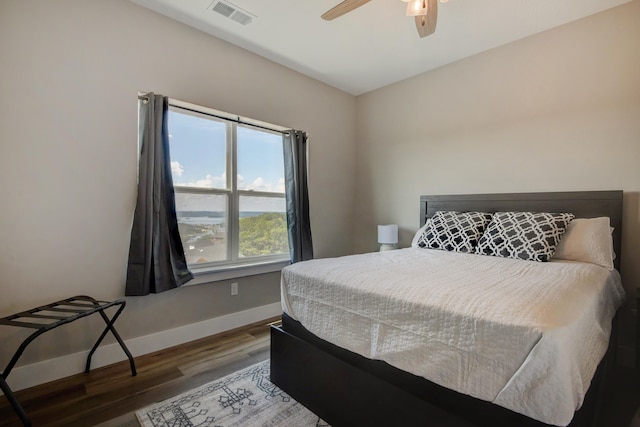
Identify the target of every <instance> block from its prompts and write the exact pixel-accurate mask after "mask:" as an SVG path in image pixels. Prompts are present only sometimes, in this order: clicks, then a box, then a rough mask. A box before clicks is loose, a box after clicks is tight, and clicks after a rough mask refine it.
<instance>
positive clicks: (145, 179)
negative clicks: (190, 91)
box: [125, 93, 193, 296]
mask: <svg viewBox="0 0 640 427" xmlns="http://www.w3.org/2000/svg"><path fill="white" fill-rule="evenodd" d="M168 109H169V99H168V98H167V97H166V96H162V95H156V94H153V93H148V94H146V95H144V96H142V97H141V100H140V102H139V127H140V128H139V134H140V141H141V147H140V163H139V169H138V197H137V202H136V209H135V213H134V217H133V226H132V229H131V242H130V246H129V261H128V266H127V281H126V288H125V295H127V296H139V295H148V294H149V293H159V292H164V291H167V290H169V289H173V288H176V287H179V286H182V285H183V284H185V283H186V282H188V281H189V280H191V279H193V274H192V273H191V272H190V271H189V269H188V267H187V262H186V260H185V256H184V248H183V246H182V241H181V240H180V234H179V233H178V220H177V217H176V207H175V195H174V191H173V179H172V177H171V161H170V158H169V132H168V127H167V112H168Z"/></svg>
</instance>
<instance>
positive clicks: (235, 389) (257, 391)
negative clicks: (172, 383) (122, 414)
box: [136, 360, 328, 427]
mask: <svg viewBox="0 0 640 427" xmlns="http://www.w3.org/2000/svg"><path fill="white" fill-rule="evenodd" d="M136 417H137V418H138V421H139V422H140V425H142V426H144V427H187V426H198V427H206V426H210V427H240V426H242V427H247V426H250V427H253V426H257V427H258V426H272V427H275V426H283V427H284V426H287V427H293V426H295V427H307V426H309V427H321V426H327V427H328V424H327V423H325V422H324V421H322V420H321V419H320V418H319V417H318V416H317V415H315V414H313V413H312V412H311V411H309V410H308V409H307V408H305V407H304V406H303V405H301V404H300V403H298V402H296V401H295V400H293V399H292V398H291V397H289V396H288V395H287V394H286V393H285V392H283V391H282V390H280V389H279V388H278V387H276V386H275V385H273V384H272V383H271V381H269V360H266V361H264V362H260V363H257V364H255V365H253V366H250V367H248V368H245V369H242V370H241V371H238V372H234V373H233V374H230V375H227V376H226V377H223V378H221V379H219V380H216V381H213V382H211V383H209V384H205V385H203V386H201V387H198V388H197V389H195V390H191V391H188V392H186V393H182V394H180V395H178V396H176V397H173V398H171V399H167V400H164V401H162V402H159V403H156V404H154V405H151V406H148V407H146V408H144V409H142V410H140V411H137V412H136Z"/></svg>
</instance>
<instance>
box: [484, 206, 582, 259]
mask: <svg viewBox="0 0 640 427" xmlns="http://www.w3.org/2000/svg"><path fill="white" fill-rule="evenodd" d="M573 218H574V215H573V214H571V213H535V212H496V213H495V214H494V215H493V219H492V220H491V223H490V224H489V226H488V227H487V231H486V232H485V233H484V234H483V235H482V237H481V238H480V242H479V243H478V247H477V248H476V253H477V254H482V255H492V256H500V257H504V258H517V259H524V260H527V261H539V262H546V261H548V260H549V259H551V257H552V256H553V253H554V252H555V250H556V247H557V246H558V243H559V242H560V239H561V238H562V235H563V234H564V232H565V230H566V229H567V226H568V225H569V222H571V220H572V219H573Z"/></svg>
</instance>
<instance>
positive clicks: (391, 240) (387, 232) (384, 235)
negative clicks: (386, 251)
mask: <svg viewBox="0 0 640 427" xmlns="http://www.w3.org/2000/svg"><path fill="white" fill-rule="evenodd" d="M378 243H380V244H382V245H395V244H396V243H398V226H397V225H396V224H389V225H379V226H378Z"/></svg>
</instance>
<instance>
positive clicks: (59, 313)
mask: <svg viewBox="0 0 640 427" xmlns="http://www.w3.org/2000/svg"><path fill="white" fill-rule="evenodd" d="M125 305H126V301H125V300H124V299H119V300H116V301H98V300H96V299H94V298H92V297H89V296H85V295H79V296H75V297H71V298H67V299H64V300H61V301H56V302H54V303H51V304H47V305H43V306H41V307H37V308H33V309H31V310H27V311H23V312H20V313H16V314H12V315H11V316H7V317H4V318H2V319H0V325H7V326H17V327H21V328H31V329H35V330H36V331H35V332H34V333H32V334H31V335H30V336H29V337H27V339H25V340H24V341H23V342H22V344H20V347H18V350H16V352H15V354H14V355H13V357H12V358H11V360H10V361H9V364H8V365H7V366H6V368H5V369H4V371H3V372H2V374H1V375H0V390H2V392H3V393H4V395H5V396H6V397H7V399H8V400H9V403H10V404H11V406H12V407H13V409H14V411H15V412H16V414H18V416H19V417H20V419H21V421H22V423H23V424H24V425H25V426H31V421H30V420H29V417H28V416H27V414H26V413H25V412H24V409H22V407H21V406H20V404H19V403H18V401H17V399H16V398H15V396H14V394H13V392H12V391H11V389H10V388H9V385H8V384H7V382H6V379H7V377H8V376H9V373H11V370H12V369H13V367H14V366H15V364H16V363H17V362H18V359H20V356H22V353H23V352H24V350H25V349H26V348H27V346H28V345H29V344H30V343H31V342H32V341H33V340H34V339H36V338H37V337H38V336H40V335H42V334H43V333H45V332H47V331H50V330H52V329H55V328H57V327H59V326H62V325H65V324H67V323H71V322H73V321H74V320H78V319H81V318H83V317H87V316H89V315H91V314H94V313H99V314H100V317H102V319H103V320H104V322H105V323H106V325H107V326H106V327H105V328H104V330H103V331H102V334H100V337H99V338H98V340H97V341H96V343H95V344H94V345H93V348H92V349H91V351H90V352H89V355H88V356H87V364H86V366H85V373H88V372H89V370H90V368H91V357H92V356H93V353H95V351H96V349H97V348H98V346H99V345H100V343H101V342H102V340H103V339H104V337H105V336H106V335H107V332H109V331H111V333H112V334H113V336H114V337H115V338H116V340H117V341H118V344H120V347H122V350H124V352H125V354H126V355H127V358H128V359H129V365H130V366H131V376H136V374H137V372H136V366H135V363H134V361H133V356H132V355H131V353H130V352H129V349H128V348H127V346H126V345H125V343H124V341H122V338H120V335H119V334H118V331H116V329H115V327H114V326H113V324H114V323H115V321H116V319H117V318H118V316H120V314H121V313H122V310H124V307H125ZM115 306H119V308H118V310H117V311H116V312H115V314H114V315H113V316H112V317H111V318H109V317H108V316H107V315H106V313H105V312H104V310H105V309H107V308H109V307H115Z"/></svg>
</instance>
